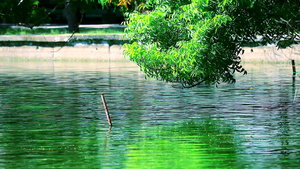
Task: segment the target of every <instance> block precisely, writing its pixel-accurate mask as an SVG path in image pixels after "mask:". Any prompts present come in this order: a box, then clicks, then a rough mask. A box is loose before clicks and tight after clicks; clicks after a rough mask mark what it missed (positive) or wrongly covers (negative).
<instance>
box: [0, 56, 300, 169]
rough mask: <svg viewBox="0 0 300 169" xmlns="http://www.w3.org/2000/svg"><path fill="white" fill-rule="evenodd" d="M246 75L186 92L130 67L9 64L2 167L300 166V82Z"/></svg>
mask: <svg viewBox="0 0 300 169" xmlns="http://www.w3.org/2000/svg"><path fill="white" fill-rule="evenodd" d="M245 68H246V69H247V71H248V75H246V76H243V75H241V74H236V78H237V83H235V84H220V85H218V87H216V86H199V87H195V88H192V89H182V88H181V86H180V85H178V84H171V83H164V82H160V81H156V80H154V79H145V78H144V74H143V73H142V72H140V71H139V68H138V67H137V66H135V65H134V64H133V63H130V62H12V61H11V62H5V61H1V62H0V72H1V74H0V168H130V169H131V168H139V169H140V168H172V169H174V168H185V169H187V168H296V167H299V164H300V116H299V113H300V106H299V102H300V91H299V85H298V81H299V76H297V77H296V85H294V86H293V85H292V68H291V65H290V64H250V63H247V64H245ZM298 69H299V68H298ZM101 93H104V96H105V99H106V102H107V106H108V109H109V113H110V116H111V118H112V123H113V126H112V127H109V125H108V123H107V119H106V116H105V111H104V108H103V104H102V101H101Z"/></svg>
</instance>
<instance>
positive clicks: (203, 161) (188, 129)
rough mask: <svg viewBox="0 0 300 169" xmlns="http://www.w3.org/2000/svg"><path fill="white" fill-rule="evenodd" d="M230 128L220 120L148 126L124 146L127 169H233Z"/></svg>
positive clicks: (233, 145) (233, 151) (232, 143)
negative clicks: (134, 142) (136, 137)
mask: <svg viewBox="0 0 300 169" xmlns="http://www.w3.org/2000/svg"><path fill="white" fill-rule="evenodd" d="M232 132H233V129H232V128H231V127H229V126H227V125H225V124H223V123H222V122H220V121H216V120H211V119H207V120H204V121H202V122H189V123H176V124H174V125H173V126H169V127H163V126H158V127H149V128H146V129H145V130H142V131H141V132H140V133H139V134H138V141H137V143H136V144H132V145H129V146H128V149H129V153H128V161H127V165H126V166H127V168H211V167H228V168H232V167H233V166H237V165H238V164H237V155H236V152H237V149H238V148H237V144H236V141H237V140H236V139H235V138H234V137H233V135H232Z"/></svg>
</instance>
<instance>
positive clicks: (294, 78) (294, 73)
mask: <svg viewBox="0 0 300 169" xmlns="http://www.w3.org/2000/svg"><path fill="white" fill-rule="evenodd" d="M292 68H293V86H295V84H296V66H295V60H292Z"/></svg>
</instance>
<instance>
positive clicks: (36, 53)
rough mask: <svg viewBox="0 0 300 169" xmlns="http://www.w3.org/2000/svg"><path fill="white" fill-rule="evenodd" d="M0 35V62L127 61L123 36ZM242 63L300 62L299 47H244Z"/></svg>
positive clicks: (297, 45) (296, 45)
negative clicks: (124, 53) (124, 54)
mask: <svg viewBox="0 0 300 169" xmlns="http://www.w3.org/2000/svg"><path fill="white" fill-rule="evenodd" d="M70 36H71V35H69V34H64V35H57V36H55V35H0V45H1V46H0V60H6V61H9V60H27V61H117V62H118V61H122V62H124V61H128V59H127V58H124V56H123V50H124V48H123V44H124V43H126V42H127V40H126V39H125V40H124V37H123V36H124V35H122V34H107V35H82V34H75V35H74V36H73V37H72V39H71V40H70ZM243 49H244V50H245V52H244V54H243V55H240V57H241V59H242V63H243V62H245V63H247V62H250V63H274V62H275V63H285V62H290V61H291V60H295V61H298V62H299V61H300V44H295V45H292V46H291V47H288V48H285V49H278V50H277V48H276V46H275V45H267V46H258V47H243Z"/></svg>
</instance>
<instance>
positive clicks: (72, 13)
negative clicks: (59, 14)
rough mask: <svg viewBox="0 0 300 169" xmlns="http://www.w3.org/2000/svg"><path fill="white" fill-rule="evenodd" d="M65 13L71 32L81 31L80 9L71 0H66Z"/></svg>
mask: <svg viewBox="0 0 300 169" xmlns="http://www.w3.org/2000/svg"><path fill="white" fill-rule="evenodd" d="M65 13H66V18H67V22H68V30H69V32H72V33H73V32H79V17H78V14H79V9H78V8H77V7H76V6H75V5H74V3H73V2H72V1H70V0H66V4H65Z"/></svg>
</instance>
